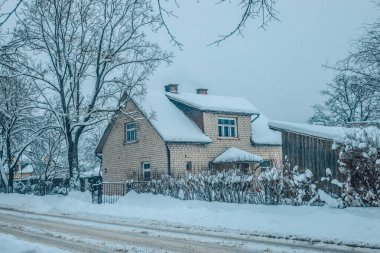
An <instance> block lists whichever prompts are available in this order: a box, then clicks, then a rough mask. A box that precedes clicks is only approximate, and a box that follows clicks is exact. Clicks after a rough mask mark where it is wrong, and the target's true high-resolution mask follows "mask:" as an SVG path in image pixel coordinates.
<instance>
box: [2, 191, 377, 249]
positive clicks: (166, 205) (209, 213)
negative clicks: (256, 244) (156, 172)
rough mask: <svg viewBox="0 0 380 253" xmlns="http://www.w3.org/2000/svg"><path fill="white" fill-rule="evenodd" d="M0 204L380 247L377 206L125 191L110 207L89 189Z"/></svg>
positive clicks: (10, 197) (8, 198) (5, 199)
mask: <svg viewBox="0 0 380 253" xmlns="http://www.w3.org/2000/svg"><path fill="white" fill-rule="evenodd" d="M0 207H11V208H17V209H21V210H28V211H34V212H46V213H55V214H62V213H65V214H78V215H82V216H92V217H94V216H96V215H98V216H99V217H100V219H107V218H112V219H115V218H116V219H124V220H133V221H136V220H145V221H151V220H155V222H159V223H163V224H173V225H174V224H181V225H185V226H192V227H194V226H195V227H208V228H212V229H217V230H228V229H233V230H239V231H242V232H248V233H255V234H270V235H278V236H293V237H302V238H313V239H320V240H323V241H335V242H340V241H343V242H345V243H359V244H371V245H380V208H346V209H334V208H329V207H312V206H299V207H295V206H264V205H250V204H229V203H220V202H202V201H182V200H178V199H173V198H170V197H165V196H160V195H152V194H137V193H135V192H130V193H128V194H127V195H126V196H125V197H122V198H121V199H119V201H118V202H117V203H116V204H113V205H111V204H102V205H94V204H91V196H90V193H88V192H87V193H80V192H72V193H70V194H69V195H68V196H66V197H65V196H56V195H55V196H44V197H39V196H33V195H18V194H0Z"/></svg>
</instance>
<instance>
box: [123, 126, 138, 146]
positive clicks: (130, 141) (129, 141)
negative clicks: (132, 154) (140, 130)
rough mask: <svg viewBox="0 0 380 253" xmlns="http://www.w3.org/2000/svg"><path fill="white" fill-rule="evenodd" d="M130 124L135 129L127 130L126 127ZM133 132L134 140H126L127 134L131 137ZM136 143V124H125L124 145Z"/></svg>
mask: <svg viewBox="0 0 380 253" xmlns="http://www.w3.org/2000/svg"><path fill="white" fill-rule="evenodd" d="M132 124H134V125H135V127H134V128H130V129H128V125H132ZM133 132H134V139H130V140H128V134H131V135H132V133H133ZM131 135H130V136H131ZM136 141H137V124H136V122H129V123H125V143H134V142H136Z"/></svg>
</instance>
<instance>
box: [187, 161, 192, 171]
mask: <svg viewBox="0 0 380 253" xmlns="http://www.w3.org/2000/svg"><path fill="white" fill-rule="evenodd" d="M192 169H193V163H192V162H186V170H187V171H191V170H192Z"/></svg>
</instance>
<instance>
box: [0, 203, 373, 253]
mask: <svg viewBox="0 0 380 253" xmlns="http://www.w3.org/2000/svg"><path fill="white" fill-rule="evenodd" d="M0 233H5V234H11V235H14V236H16V237H18V238H19V239H22V240H27V241H32V242H37V243H41V244H45V245H49V246H54V247H57V248H61V249H65V250H68V251H72V252H96V253H97V252H184V253H188V252H205V253H208V252H220V253H231V252H233V253H235V252H242V253H244V252H332V253H334V252H340V253H348V252H363V253H373V252H380V249H369V248H365V247H352V246H349V245H334V244H330V243H322V242H312V241H305V240H299V239H297V240H293V239H290V238H271V237H270V236H269V237H268V236H259V235H252V234H241V233H236V232H230V231H214V230H210V229H205V228H191V227H182V226H173V225H170V224H158V223H149V222H143V223H141V222H138V221H130V220H129V221H124V220H110V219H105V218H104V217H95V216H90V217H78V216H74V215H57V214H39V213H32V212H25V211H21V210H13V209H6V208H1V207H0Z"/></svg>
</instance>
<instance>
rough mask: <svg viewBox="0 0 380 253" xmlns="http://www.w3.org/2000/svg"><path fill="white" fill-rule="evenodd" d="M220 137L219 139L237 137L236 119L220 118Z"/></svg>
mask: <svg viewBox="0 0 380 253" xmlns="http://www.w3.org/2000/svg"><path fill="white" fill-rule="evenodd" d="M218 136H219V137H235V138H236V137H237V133H236V119H233V118H219V119H218Z"/></svg>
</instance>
